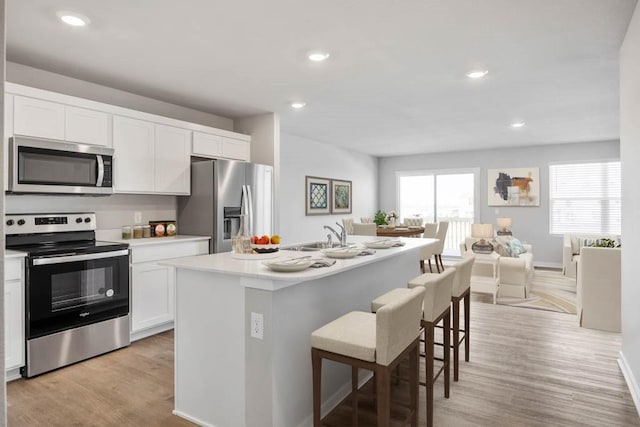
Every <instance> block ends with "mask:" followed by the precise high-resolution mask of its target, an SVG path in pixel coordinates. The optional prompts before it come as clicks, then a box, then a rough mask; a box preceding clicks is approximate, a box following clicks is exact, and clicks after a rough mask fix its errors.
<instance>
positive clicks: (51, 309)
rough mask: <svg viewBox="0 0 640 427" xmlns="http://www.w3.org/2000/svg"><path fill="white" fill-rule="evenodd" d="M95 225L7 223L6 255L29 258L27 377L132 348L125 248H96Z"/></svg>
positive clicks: (10, 219)
mask: <svg viewBox="0 0 640 427" xmlns="http://www.w3.org/2000/svg"><path fill="white" fill-rule="evenodd" d="M95 222H96V221H95V214H93V213H74V214H37V215H34V214H25V215H15V214H12V215H6V233H7V236H6V246H7V248H8V249H15V250H19V251H24V252H27V254H28V256H27V258H26V263H25V270H26V271H25V315H26V316H25V318H26V320H25V335H26V366H25V368H23V370H22V375H23V376H25V377H32V376H35V375H39V374H42V373H44V372H48V371H51V370H53V369H56V368H60V367H62V366H65V365H69V364H71V363H75V362H78V361H81V360H84V359H88V358H90V357H93V356H97V355H99V354H102V353H106V352H109V351H112V350H115V349H118V348H121V347H125V346H127V345H129V342H130V341H129V249H128V246H129V245H128V244H126V243H112V242H99V241H96V240H95Z"/></svg>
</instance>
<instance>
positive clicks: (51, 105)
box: [13, 95, 64, 140]
mask: <svg viewBox="0 0 640 427" xmlns="http://www.w3.org/2000/svg"><path fill="white" fill-rule="evenodd" d="M13 114H14V117H13V132H14V133H15V134H17V135H26V136H34V137H37V138H52V139H60V140H64V105H63V104H59V103H57V102H50V101H45V100H42V99H36V98H29V97H26V96H17V95H16V96H15V99H14V106H13Z"/></svg>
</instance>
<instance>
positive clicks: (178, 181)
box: [155, 125, 191, 195]
mask: <svg viewBox="0 0 640 427" xmlns="http://www.w3.org/2000/svg"><path fill="white" fill-rule="evenodd" d="M190 145H191V131H188V130H186V129H180V128H176V127H173V126H166V125H156V180H155V182H156V187H155V189H156V192H157V193H169V194H187V195H188V194H189V193H190V185H189V184H190V181H191V173H190V166H191V164H190V162H191V156H190V153H189V150H190Z"/></svg>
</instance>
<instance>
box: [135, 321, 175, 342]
mask: <svg viewBox="0 0 640 427" xmlns="http://www.w3.org/2000/svg"><path fill="white" fill-rule="evenodd" d="M171 329H173V322H167V323H163V324H162V325H158V326H154V327H151V328H148V329H143V330H141V331H137V332H132V333H131V338H130V339H131V342H134V341H138V340H141V339H143V338H147V337H150V336H151V335H156V334H159V333H161V332H166V331H169V330H171Z"/></svg>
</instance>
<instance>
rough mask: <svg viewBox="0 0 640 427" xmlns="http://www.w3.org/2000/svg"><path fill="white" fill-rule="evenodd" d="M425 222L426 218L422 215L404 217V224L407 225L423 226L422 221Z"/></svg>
mask: <svg viewBox="0 0 640 427" xmlns="http://www.w3.org/2000/svg"><path fill="white" fill-rule="evenodd" d="M423 222H424V219H422V218H421V217H417V218H416V217H413V218H405V219H404V225H406V226H407V227H412V226H415V227H422V223H423Z"/></svg>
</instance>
